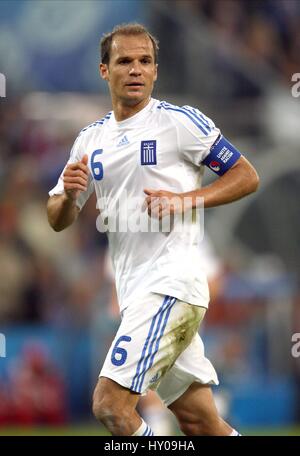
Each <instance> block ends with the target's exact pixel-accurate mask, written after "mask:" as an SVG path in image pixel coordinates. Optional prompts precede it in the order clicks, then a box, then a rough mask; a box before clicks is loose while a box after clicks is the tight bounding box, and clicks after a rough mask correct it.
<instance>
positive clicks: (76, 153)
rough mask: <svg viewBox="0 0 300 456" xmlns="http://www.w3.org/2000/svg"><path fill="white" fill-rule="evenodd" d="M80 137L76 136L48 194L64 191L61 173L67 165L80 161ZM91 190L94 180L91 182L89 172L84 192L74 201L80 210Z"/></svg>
mask: <svg viewBox="0 0 300 456" xmlns="http://www.w3.org/2000/svg"><path fill="white" fill-rule="evenodd" d="M82 138H83V135H80V136H78V137H77V139H76V141H75V142H74V144H73V147H72V149H71V152H70V158H69V160H68V161H67V163H66V166H65V167H64V169H63V170H62V172H61V174H60V176H59V178H58V181H57V184H56V186H55V187H53V188H52V189H51V190H50V191H49V195H50V196H54V195H62V194H63V193H64V181H63V173H64V171H65V169H66V167H67V165H70V164H72V163H76V162H77V161H80V160H81V159H82V157H83V155H84V145H83V139H82ZM93 191H94V182H93V178H92V176H91V174H89V180H88V188H87V190H86V191H85V192H80V195H79V197H78V199H77V201H76V205H77V206H78V208H79V209H80V210H81V209H82V207H83V206H84V205H85V203H86V202H87V200H88V199H89V197H90V196H91V194H92V193H93Z"/></svg>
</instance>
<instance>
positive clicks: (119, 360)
mask: <svg viewBox="0 0 300 456" xmlns="http://www.w3.org/2000/svg"><path fill="white" fill-rule="evenodd" d="M130 341H131V337H129V336H121V337H119V339H118V340H117V342H116V343H115V346H114V348H113V351H112V354H111V362H112V363H113V364H114V365H115V366H122V364H124V363H125V361H126V359H127V351H126V350H125V348H121V347H118V345H119V344H120V343H121V342H130ZM116 355H119V356H118V357H116Z"/></svg>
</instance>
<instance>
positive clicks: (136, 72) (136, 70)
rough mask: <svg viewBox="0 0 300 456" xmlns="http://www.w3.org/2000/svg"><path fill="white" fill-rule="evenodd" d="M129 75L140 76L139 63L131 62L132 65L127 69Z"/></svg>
mask: <svg viewBox="0 0 300 456" xmlns="http://www.w3.org/2000/svg"><path fill="white" fill-rule="evenodd" d="M129 74H130V75H133V76H139V75H140V74H141V66H140V64H139V62H132V65H131V67H130V69H129Z"/></svg>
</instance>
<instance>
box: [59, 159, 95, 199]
mask: <svg viewBox="0 0 300 456" xmlns="http://www.w3.org/2000/svg"><path fill="white" fill-rule="evenodd" d="M87 163H88V156H87V155H84V156H83V157H82V159H81V161H79V162H76V163H72V164H71V165H68V166H67V167H66V169H65V172H64V174H63V180H64V190H65V193H66V195H67V196H68V198H69V199H71V200H76V199H77V198H78V196H79V194H80V192H84V191H85V190H87V185H88V176H89V168H88V166H87Z"/></svg>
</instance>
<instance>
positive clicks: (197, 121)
mask: <svg viewBox="0 0 300 456" xmlns="http://www.w3.org/2000/svg"><path fill="white" fill-rule="evenodd" d="M161 108H163V109H165V110H166V111H175V112H180V113H181V114H184V115H185V116H186V117H188V118H189V119H190V120H191V121H192V122H193V124H194V125H196V127H198V128H199V130H201V131H202V133H203V134H204V135H205V136H208V133H209V132H210V131H211V128H210V126H208V124H207V121H204V119H203V118H201V117H200V115H199V113H197V112H191V111H190V110H189V109H187V106H183V107H182V108H180V107H179V106H174V105H171V104H170V103H166V102H165V101H162V102H161V103H160V104H159V105H158V106H157V109H161Z"/></svg>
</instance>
